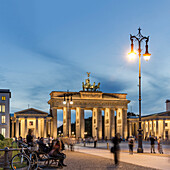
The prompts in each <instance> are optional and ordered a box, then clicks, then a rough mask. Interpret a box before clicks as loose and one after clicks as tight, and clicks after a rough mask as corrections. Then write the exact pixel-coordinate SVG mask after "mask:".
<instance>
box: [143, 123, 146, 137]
mask: <svg viewBox="0 0 170 170" xmlns="http://www.w3.org/2000/svg"><path fill="white" fill-rule="evenodd" d="M145 131H146V129H145V121H143V139H145V135H146V134H145V133H146V132H145Z"/></svg>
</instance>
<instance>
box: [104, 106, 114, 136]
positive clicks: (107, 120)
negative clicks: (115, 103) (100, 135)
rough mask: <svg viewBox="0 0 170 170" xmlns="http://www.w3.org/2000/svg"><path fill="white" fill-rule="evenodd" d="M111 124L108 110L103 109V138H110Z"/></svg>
mask: <svg viewBox="0 0 170 170" xmlns="http://www.w3.org/2000/svg"><path fill="white" fill-rule="evenodd" d="M111 122H112V117H111V114H110V109H109V108H105V110H104V138H106V137H107V139H110V137H111Z"/></svg>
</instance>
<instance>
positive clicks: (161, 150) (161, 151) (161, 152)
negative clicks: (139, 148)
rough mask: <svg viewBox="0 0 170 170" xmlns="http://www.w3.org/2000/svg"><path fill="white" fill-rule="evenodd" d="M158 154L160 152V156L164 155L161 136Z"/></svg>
mask: <svg viewBox="0 0 170 170" xmlns="http://www.w3.org/2000/svg"><path fill="white" fill-rule="evenodd" d="M158 152H159V153H160V154H163V149H162V139H161V136H159V139H158Z"/></svg>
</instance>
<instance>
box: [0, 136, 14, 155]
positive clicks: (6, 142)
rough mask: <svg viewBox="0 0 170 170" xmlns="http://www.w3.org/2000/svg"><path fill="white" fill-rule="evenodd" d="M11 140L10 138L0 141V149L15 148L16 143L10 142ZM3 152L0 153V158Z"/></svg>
mask: <svg viewBox="0 0 170 170" xmlns="http://www.w3.org/2000/svg"><path fill="white" fill-rule="evenodd" d="M12 141H13V140H12V139H10V138H5V139H4V140H0V149H4V148H5V147H8V148H17V144H16V142H12ZM3 154H4V152H0V156H1V155H3Z"/></svg>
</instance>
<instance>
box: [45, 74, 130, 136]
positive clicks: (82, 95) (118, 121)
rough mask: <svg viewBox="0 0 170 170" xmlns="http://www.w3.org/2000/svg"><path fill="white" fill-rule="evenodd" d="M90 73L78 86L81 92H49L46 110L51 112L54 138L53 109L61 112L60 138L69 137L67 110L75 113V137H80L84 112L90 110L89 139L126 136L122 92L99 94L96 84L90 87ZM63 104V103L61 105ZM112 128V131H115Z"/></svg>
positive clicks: (123, 94) (69, 114)
mask: <svg viewBox="0 0 170 170" xmlns="http://www.w3.org/2000/svg"><path fill="white" fill-rule="evenodd" d="M89 75H90V73H88V78H87V79H86V82H85V83H84V82H83V83H82V88H83V90H82V91H79V92H61V91H52V92H51V93H50V96H51V98H50V100H49V101H48V104H50V109H51V113H52V117H53V118H52V129H53V130H52V133H53V134H51V135H53V137H54V138H56V137H57V110H58V109H62V110H63V136H64V137H66V136H68V137H70V136H71V110H75V111H76V123H75V124H76V125H75V127H76V138H78V137H81V138H84V132H85V121H84V111H85V110H91V111H92V136H93V137H95V136H96V137H97V138H98V139H102V136H104V137H106V136H107V139H110V138H111V137H113V136H114V135H115V133H120V135H121V136H122V138H126V137H127V108H128V106H127V105H128V103H129V102H130V101H129V100H127V99H126V95H127V94H125V93H103V92H101V91H99V89H100V83H98V84H97V85H95V82H94V83H93V85H91V84H90V79H89ZM63 101H64V102H63ZM102 111H104V135H102ZM115 129H116V131H115Z"/></svg>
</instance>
